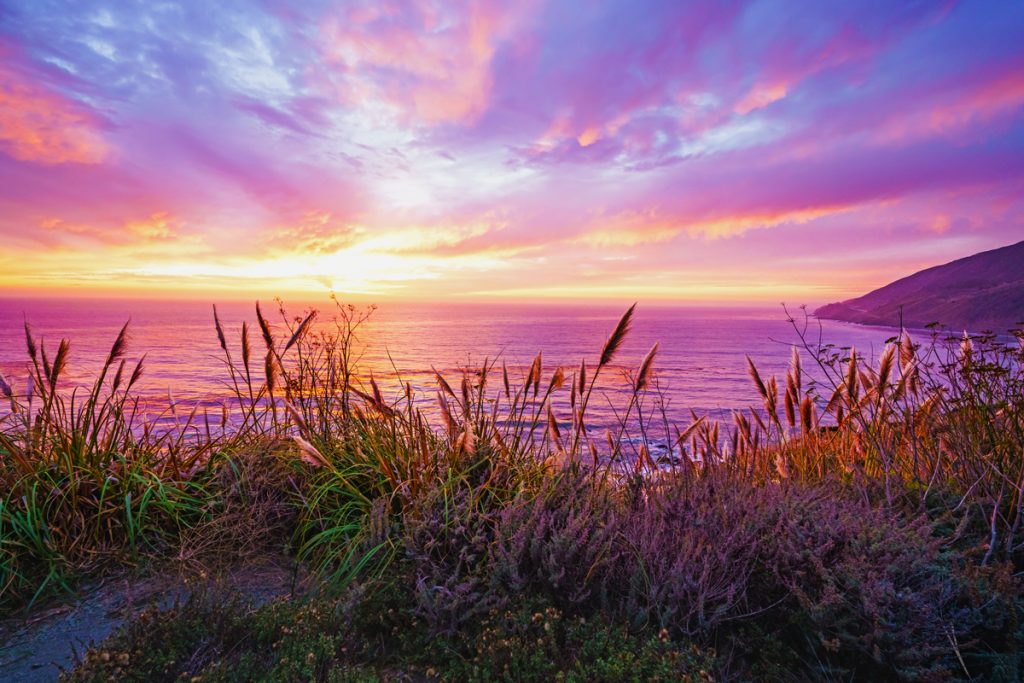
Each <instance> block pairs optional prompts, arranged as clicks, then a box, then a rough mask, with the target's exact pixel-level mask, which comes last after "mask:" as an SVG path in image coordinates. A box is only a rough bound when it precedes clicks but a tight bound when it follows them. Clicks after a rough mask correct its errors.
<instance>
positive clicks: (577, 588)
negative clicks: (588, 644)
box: [491, 471, 620, 607]
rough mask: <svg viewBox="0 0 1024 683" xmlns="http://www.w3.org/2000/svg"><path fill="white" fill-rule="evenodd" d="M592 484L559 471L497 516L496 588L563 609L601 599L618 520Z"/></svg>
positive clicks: (494, 549)
mask: <svg viewBox="0 0 1024 683" xmlns="http://www.w3.org/2000/svg"><path fill="white" fill-rule="evenodd" d="M595 483H596V482H595V481H594V478H593V477H592V476H591V475H590V474H577V473H571V472H568V471H567V472H563V473H561V474H560V475H559V476H557V477H555V478H554V479H552V480H550V481H548V482H545V483H544V484H543V485H542V486H541V487H540V488H539V490H527V491H524V492H523V493H522V494H520V496H519V497H518V498H517V499H516V500H514V501H513V502H512V503H511V504H510V505H508V506H507V507H505V509H503V510H502V511H501V512H500V513H499V514H498V517H497V528H496V531H495V540H494V545H493V546H492V548H491V572H492V577H493V579H494V581H495V583H496V585H497V586H499V587H501V588H502V589H503V590H506V591H509V592H511V593H530V594H536V593H541V594H546V595H547V596H548V597H549V598H550V599H552V600H553V601H554V602H555V604H558V605H561V606H565V607H569V606H581V605H583V604H585V603H590V602H596V601H600V600H602V598H603V597H604V596H603V595H602V591H601V590H600V588H601V586H602V585H603V584H606V583H607V576H608V572H609V568H610V566H611V563H612V560H613V557H614V554H615V553H616V552H617V551H618V544H617V536H618V532H619V526H620V517H619V515H617V514H616V507H615V504H614V502H613V501H612V500H611V499H610V498H609V494H608V491H607V490H606V489H604V488H601V487H598V486H595Z"/></svg>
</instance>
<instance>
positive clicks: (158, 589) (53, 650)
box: [0, 559, 303, 683]
mask: <svg viewBox="0 0 1024 683" xmlns="http://www.w3.org/2000/svg"><path fill="white" fill-rule="evenodd" d="M302 578H303V577H302V575H301V573H300V572H298V571H297V569H296V568H295V566H294V565H293V563H291V562H290V561H288V560H284V559H281V560H273V561H267V562H263V563H260V564H259V565H246V566H240V567H233V568H231V569H228V570H226V571H224V572H222V573H220V574H219V575H217V576H216V577H208V576H196V575H195V574H189V573H185V572H182V571H175V572H173V573H167V574H155V575H153V574H150V575H147V576H140V575H138V574H135V575H132V574H127V573H124V574H119V575H116V576H109V577H106V578H104V579H101V580H97V581H93V582H90V583H86V584H83V585H82V586H80V587H79V588H78V590H77V591H76V592H75V593H74V594H73V595H63V596H58V597H57V598H54V599H53V600H50V601H48V602H47V603H46V604H44V605H38V606H36V607H33V608H32V609H31V610H29V611H28V612H27V613H26V612H22V613H16V614H13V615H10V616H6V617H4V618H3V619H0V681H18V682H19V683H47V682H49V681H56V680H57V679H58V677H59V676H60V672H61V671H62V670H64V669H68V668H71V667H73V666H74V664H75V661H76V657H77V655H79V654H81V653H84V652H85V650H86V649H88V647H89V646H90V645H92V644H96V643H99V642H100V641H102V640H103V639H104V638H106V637H107V636H108V635H110V634H111V633H112V632H113V631H114V630H115V629H116V628H118V627H119V626H120V625H122V624H123V623H124V622H125V621H126V620H128V619H130V618H131V617H132V616H134V615H136V614H138V613H139V612H141V611H142V610H144V609H146V608H147V607H150V606H151V605H154V604H156V605H158V606H159V607H160V608H161V609H166V608H168V607H170V606H172V605H173V604H174V603H175V602H176V601H178V600H183V599H186V598H187V597H188V595H189V594H190V593H191V591H192V590H194V589H195V586H196V585H197V584H196V582H197V581H200V582H202V583H204V584H206V585H207V586H208V588H209V589H210V590H223V591H225V592H234V593H236V594H238V595H241V596H243V597H245V598H248V599H249V600H250V601H251V602H252V604H254V605H258V604H261V603H264V602H267V601H268V600H271V599H273V598H276V597H281V596H288V595H294V594H295V593H296V592H297V591H299V589H300V586H301V585H302Z"/></svg>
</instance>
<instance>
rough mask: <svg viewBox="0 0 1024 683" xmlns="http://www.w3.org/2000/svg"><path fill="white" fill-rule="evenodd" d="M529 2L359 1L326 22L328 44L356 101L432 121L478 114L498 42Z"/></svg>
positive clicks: (483, 105) (325, 46) (488, 85)
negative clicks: (513, 5)
mask: <svg viewBox="0 0 1024 683" xmlns="http://www.w3.org/2000/svg"><path fill="white" fill-rule="evenodd" d="M528 4H529V3H524V4H523V5H521V6H519V7H518V8H514V9H510V8H508V7H503V6H502V3H498V2H468V3H458V4H454V3H443V2H434V1H432V0H412V1H410V2H385V3H379V4H362V5H356V6H354V7H350V8H348V9H347V10H346V11H343V12H342V13H341V14H340V16H333V17H329V18H327V19H326V20H325V21H324V22H323V24H322V27H321V42H322V46H323V48H322V49H323V52H324V57H325V58H326V60H327V61H328V62H329V63H330V64H332V65H334V67H335V68H336V69H337V71H338V78H339V80H340V81H341V85H340V90H341V92H342V94H343V96H344V97H345V99H346V100H347V101H348V102H349V103H350V104H352V105H362V106H372V104H373V103H374V102H375V101H379V102H384V103H386V104H388V105H391V106H394V107H397V108H398V109H399V111H400V112H401V114H402V117H403V118H406V119H409V120H412V121H418V122H422V123H426V124H438V123H449V122H466V121H473V120H475V119H476V118H478V117H479V116H480V114H481V113H482V112H483V111H484V109H485V108H486V107H487V105H488V102H489V97H490V93H491V88H492V85H493V76H492V73H491V62H492V59H493V58H494V54H495V50H496V46H497V44H498V43H499V42H501V41H502V40H504V39H506V38H507V37H508V36H509V35H510V34H511V32H512V30H513V29H514V27H515V25H516V23H517V19H518V17H519V16H521V14H522V12H523V11H524V10H525V9H528Z"/></svg>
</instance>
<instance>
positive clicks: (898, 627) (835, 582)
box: [763, 487, 972, 680]
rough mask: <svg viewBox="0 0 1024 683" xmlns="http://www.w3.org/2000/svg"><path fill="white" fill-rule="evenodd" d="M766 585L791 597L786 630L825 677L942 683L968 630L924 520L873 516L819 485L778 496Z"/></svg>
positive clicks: (879, 512) (955, 586) (957, 587)
mask: <svg viewBox="0 0 1024 683" xmlns="http://www.w3.org/2000/svg"><path fill="white" fill-rule="evenodd" d="M777 504H778V505H779V513H780V515H779V521H780V523H781V524H780V527H779V528H778V532H777V534H776V535H775V538H774V541H773V542H772V543H771V544H770V545H767V546H766V551H767V552H766V553H765V554H764V559H763V561H764V563H765V569H766V570H767V572H766V576H765V579H764V580H765V582H766V583H767V584H772V583H774V584H775V587H776V589H777V590H780V591H782V592H784V593H786V594H788V595H789V596H791V597H790V599H789V600H788V601H787V603H786V605H785V606H784V609H785V610H786V611H787V612H788V616H789V619H790V621H791V623H792V624H793V625H794V626H797V627H799V628H800V629H801V630H802V631H803V632H804V633H805V634H806V633H810V634H813V637H812V638H810V639H807V640H808V643H807V644H808V647H809V648H810V649H811V650H812V651H813V659H814V660H815V661H817V662H819V663H820V665H821V666H822V667H823V670H828V671H830V672H832V673H838V672H842V674H843V675H844V676H851V675H853V676H856V677H860V676H865V675H868V676H871V675H881V672H888V675H893V674H895V675H897V676H899V677H901V678H904V679H908V680H910V679H913V680H943V679H945V678H946V677H948V675H949V672H950V671H955V670H957V669H958V668H959V664H958V662H957V658H956V657H957V652H956V651H955V650H954V643H956V642H958V641H959V643H960V644H961V645H966V644H967V640H968V639H967V637H966V636H965V632H966V631H967V630H968V629H969V628H970V627H971V626H972V623H971V622H972V620H971V619H970V615H969V614H968V613H967V611H966V610H962V609H960V608H958V604H959V600H960V598H961V597H962V595H961V592H962V588H961V584H960V583H958V582H957V581H956V580H955V578H954V577H953V576H952V574H951V572H950V567H949V565H948V563H947V562H946V561H945V560H944V558H943V557H942V556H941V553H940V542H939V541H938V540H937V539H936V538H934V537H933V535H932V530H931V527H930V526H929V525H928V524H927V522H925V521H924V520H919V519H911V520H906V519H903V518H901V517H900V516H899V515H898V513H895V512H893V511H887V510H883V509H873V508H871V507H870V506H868V505H867V504H864V503H861V502H858V501H851V500H849V499H843V498H840V497H838V496H837V495H836V492H834V491H830V490H829V489H827V488H819V489H818V490H814V489H811V488H808V487H801V488H800V489H797V490H794V491H789V492H787V493H786V495H784V496H781V497H780V498H779V499H778V501H777Z"/></svg>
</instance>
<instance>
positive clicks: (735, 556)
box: [0, 304, 1024, 681]
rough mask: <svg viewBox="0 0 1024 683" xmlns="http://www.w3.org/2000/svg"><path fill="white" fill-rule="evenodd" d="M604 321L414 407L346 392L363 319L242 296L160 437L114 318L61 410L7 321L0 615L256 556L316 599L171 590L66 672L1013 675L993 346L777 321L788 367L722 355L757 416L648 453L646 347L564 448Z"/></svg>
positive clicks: (55, 364)
mask: <svg viewBox="0 0 1024 683" xmlns="http://www.w3.org/2000/svg"><path fill="white" fill-rule="evenodd" d="M282 313H283V311H282ZM633 313H634V309H633V308H630V309H629V310H628V311H627V312H626V313H625V315H624V316H623V317H622V319H621V320H620V322H619V323H618V325H617V326H616V327H615V329H614V330H612V333H611V335H610V336H609V338H608V340H607V341H606V342H605V344H604V346H603V348H602V349H601V350H600V353H599V355H598V356H597V357H596V360H595V361H592V362H591V363H589V364H588V363H587V362H586V361H584V362H582V363H581V364H580V366H579V367H578V368H574V369H566V368H556V369H554V370H553V371H545V368H544V366H543V361H542V358H541V356H540V355H538V356H537V358H536V359H535V360H534V362H533V364H532V366H531V367H530V369H529V371H528V372H527V373H526V374H525V376H523V377H519V378H516V377H512V376H511V373H510V372H509V371H508V370H507V368H505V367H504V366H503V365H499V364H498V362H495V361H489V362H485V363H484V365H483V367H481V368H479V369H477V370H475V371H467V372H466V373H464V375H463V376H462V377H461V378H460V381H456V382H453V381H451V380H452V379H453V378H445V377H443V376H441V375H440V374H439V375H437V378H436V379H437V385H438V389H437V396H436V406H434V407H431V408H430V409H429V410H428V409H427V407H426V406H425V404H424V403H423V402H422V401H420V400H419V398H418V397H417V396H416V395H415V393H414V392H413V390H412V388H411V386H409V385H408V384H406V385H405V386H403V387H402V389H401V391H399V392H398V395H397V397H391V396H390V395H387V394H386V393H385V392H384V391H382V390H381V388H380V387H379V386H378V385H377V383H376V381H375V380H374V379H373V378H372V377H370V378H363V377H361V375H360V373H359V371H358V360H359V350H360V347H359V342H358V332H359V329H360V326H361V325H362V324H363V323H364V322H365V320H366V317H367V316H368V315H369V312H368V311H359V310H356V309H355V308H352V307H347V306H343V305H341V304H338V306H337V311H336V315H335V317H334V319H333V320H332V321H330V322H327V323H324V322H319V321H317V320H316V314H315V313H313V312H310V313H309V314H307V315H305V316H303V317H299V318H289V317H287V316H286V315H283V316H282V321H281V322H280V323H277V324H271V323H270V322H269V321H268V320H267V318H265V317H264V315H263V312H262V310H260V309H259V307H257V310H256V322H257V327H258V333H257V334H251V333H250V328H249V327H248V326H247V325H246V326H244V327H243V328H242V331H241V337H240V340H239V343H238V345H237V346H235V345H234V340H232V343H230V344H229V340H228V336H227V334H226V332H225V330H224V329H223V327H222V325H221V323H220V321H219V319H218V318H217V316H216V312H215V313H214V318H215V323H214V325H215V330H216V333H217V335H218V339H219V341H220V345H221V349H222V352H223V354H224V363H225V368H226V374H227V377H228V380H229V382H230V384H231V386H232V387H233V390H234V397H233V400H232V401H231V402H230V404H229V405H226V406H225V409H224V411H223V413H222V415H221V416H220V419H219V420H218V419H214V420H213V421H212V422H211V419H210V417H209V415H207V414H205V413H204V414H198V412H197V411H196V410H193V411H191V412H190V413H185V412H183V411H182V412H179V411H178V407H177V406H175V405H173V404H172V405H171V406H169V408H168V411H169V412H168V415H167V416H166V417H167V418H168V420H169V421H171V422H172V426H171V427H169V428H165V429H162V430H158V429H156V428H155V427H153V426H152V425H153V424H154V423H153V422H145V421H144V420H143V419H142V414H143V413H144V412H145V411H143V409H142V407H141V406H140V405H139V404H138V402H137V399H136V398H134V397H133V387H135V385H136V384H137V382H138V379H139V377H140V375H141V372H142V365H141V364H140V365H138V366H135V367H134V368H128V367H126V366H125V363H124V361H123V355H124V349H125V345H126V344H127V330H126V329H125V330H122V332H121V334H120V335H119V336H118V338H117V339H116V340H115V342H114V345H113V347H112V349H111V351H110V353H109V355H108V357H107V359H106V362H105V363H104V364H103V366H102V368H101V369H100V371H99V373H98V375H97V379H96V382H95V384H94V385H93V386H92V387H91V388H89V389H88V390H76V389H72V388H70V387H66V386H63V385H62V383H61V377H62V373H63V371H64V367H65V365H66V363H67V358H68V356H69V353H70V346H69V344H68V343H67V342H66V341H64V342H61V344H60V345H59V346H58V348H57V350H56V352H55V353H54V355H53V357H52V359H51V358H50V357H49V356H48V352H49V351H48V349H46V348H45V347H44V346H43V345H42V344H41V343H38V342H37V340H36V339H35V338H34V336H33V334H32V332H31V330H30V329H29V328H28V327H27V326H26V344H27V347H28V356H29V366H30V368H31V374H32V376H31V382H30V384H29V389H28V391H27V393H26V394H24V395H22V394H18V393H15V391H14V390H13V388H12V387H11V385H10V383H9V382H7V381H6V380H0V391H2V392H3V395H4V397H5V398H6V400H7V402H8V404H9V407H10V409H9V411H8V412H7V413H6V414H5V416H4V417H3V418H2V419H3V421H2V428H0V495H2V503H0V505H2V507H0V602H2V605H3V606H4V608H5V609H15V608H18V607H21V606H24V605H26V604H29V605H30V604H32V603H33V602H34V601H37V600H39V598H40V597H41V596H42V595H44V594H46V593H49V592H52V591H54V590H57V589H59V588H61V587H67V586H68V585H69V583H70V582H72V581H73V580H75V578H76V577H82V576H86V575H89V574H90V573H94V572H96V571H98V570H99V569H101V568H104V567H110V566H113V565H124V564H126V563H128V564H130V563H138V562H141V561H144V560H150V561H154V560H155V561H156V562H163V561H166V560H168V559H172V558H173V559H176V560H181V561H185V562H193V563H199V564H200V565H202V566H204V567H207V566H210V565H213V564H215V563H216V562H217V560H218V558H219V557H222V556H223V555H224V554H225V553H224V552H222V551H223V549H225V548H230V549H231V553H230V554H231V555H233V556H234V557H236V558H237V557H239V556H241V557H242V558H243V559H244V558H245V557H256V556H259V555H260V554H265V553H269V552H280V551H282V550H283V551H285V552H288V553H291V554H293V555H294V556H295V557H296V558H297V559H298V560H299V561H301V562H303V563H305V564H307V565H308V566H309V567H311V568H312V569H314V570H315V572H316V573H317V575H318V576H319V577H320V579H321V581H320V589H321V590H318V591H317V592H315V594H314V595H312V596H307V597H305V598H303V599H295V600H286V601H276V602H273V603H270V604H268V605H264V606H262V607H258V608H250V607H246V606H245V605H244V604H243V603H242V602H230V601H229V602H225V601H223V600H222V599H210V598H208V597H207V596H203V595H195V596H193V597H192V598H191V599H190V600H188V601H186V602H183V603H181V604H179V605H178V606H177V607H175V608H173V609H170V610H166V611H163V612H160V611H156V610H153V611H150V612H148V613H147V614H145V615H144V616H143V617H141V618H139V619H138V620H136V621H135V622H134V623H131V624H130V625H129V626H128V627H127V628H126V629H125V630H124V631H123V632H121V633H119V634H118V635H115V636H114V637H113V638H112V639H111V640H109V641H108V642H106V643H103V644H101V645H99V646H97V647H96V648H94V649H93V650H90V651H89V652H88V653H87V654H85V655H84V658H83V659H82V661H81V663H80V665H79V666H78V668H77V669H76V671H74V672H71V673H69V674H68V676H67V677H68V679H69V680H109V679H111V678H118V677H119V678H124V679H126V680H180V679H181V677H184V678H185V679H186V680H188V679H191V680H253V679H259V680H378V679H391V678H401V677H403V676H406V677H419V678H431V677H438V678H443V679H447V680H494V679H499V680H500V679H504V680H517V681H518V680H581V681H582V680H587V681H592V680H687V678H689V680H708V679H712V678H718V677H721V678H739V679H758V680H761V679H769V680H801V679H820V678H837V679H852V678H857V679H860V678H865V679H912V680H951V679H960V678H983V679H987V680H1019V678H1020V677H1021V675H1022V673H1021V667H1022V664H1024V662H1022V661H1021V653H1020V646H1021V641H1022V638H1024V632H1022V629H1021V616H1022V614H1021V611H1022V607H1024V602H1022V600H1021V592H1020V575H1021V571H1022V568H1024V556H1022V549H1024V529H1022V524H1021V522H1022V504H1024V351H1022V348H1021V343H1020V342H1021V339H1022V337H1021V335H1020V333H1018V335H1017V337H1016V338H1015V339H1012V340H1010V341H1011V342H1012V343H1007V340H1006V339H1001V338H996V337H994V336H992V335H980V336H975V337H965V338H962V339H960V338H957V339H951V338H947V337H945V336H944V335H943V334H942V333H941V332H938V331H936V332H934V333H933V336H932V338H931V339H930V340H929V341H928V343H926V344H917V343H915V342H914V341H912V340H911V338H910V336H909V335H908V334H906V333H903V334H901V335H900V336H899V337H897V338H894V339H892V340H891V343H890V345H889V346H888V347H887V348H886V349H885V351H884V352H883V353H882V354H881V355H880V357H879V359H878V361H877V363H874V364H871V365H869V364H868V363H867V362H865V360H864V359H862V358H861V357H860V355H859V354H858V353H857V352H856V350H854V349H842V348H834V347H831V346H828V345H823V344H820V343H815V342H813V341H812V338H811V336H810V335H809V334H808V329H807V328H808V323H807V320H806V319H805V320H803V321H802V322H801V321H796V320H793V323H794V325H796V326H797V327H798V331H800V332H801V339H803V340H804V344H803V348H801V349H794V351H793V360H792V364H791V367H790V369H789V371H788V373H787V376H786V377H785V378H783V379H782V380H779V379H777V378H775V377H769V378H765V377H762V376H761V375H760V373H759V372H758V370H757V368H756V366H755V364H754V363H753V362H751V363H750V371H751V377H752V380H753V384H754V387H755V390H756V392H757V395H758V402H759V405H758V406H756V407H752V408H751V409H750V410H749V411H746V412H743V413H736V414H735V415H734V420H733V423H732V424H721V423H715V422H712V421H709V420H707V419H705V418H702V417H697V416H692V419H691V420H690V421H688V423H687V424H685V425H680V426H679V428H678V429H674V431H671V432H670V433H671V439H670V443H668V444H667V445H668V448H667V449H666V448H665V447H664V446H665V445H666V444H665V443H664V440H665V437H664V435H663V434H662V433H663V432H669V431H670V430H671V429H672V428H671V427H670V426H669V425H670V424H671V421H670V416H668V415H666V414H665V411H664V409H663V403H662V402H660V401H659V400H658V392H657V385H656V382H654V381H653V377H654V372H655V368H656V354H657V347H655V348H653V349H652V350H651V352H650V353H649V354H648V355H647V357H646V358H645V359H644V360H643V362H642V363H641V365H640V367H639V368H637V370H636V372H635V373H633V375H632V388H633V391H632V393H631V395H630V396H629V397H628V398H627V400H626V401H625V404H624V405H623V406H621V409H620V410H619V412H618V417H619V424H618V425H617V426H616V427H614V428H612V429H608V430H605V431H601V432H600V433H599V430H596V429H590V428H588V424H589V420H588V405H590V402H591V399H592V397H593V396H594V394H595V391H596V390H597V387H598V386H599V384H598V379H599V378H600V377H601V376H602V375H603V374H606V373H608V372H610V371H611V367H612V363H613V359H614V357H615V355H616V352H617V351H618V349H619V346H620V345H621V343H622V340H623V339H624V338H625V337H626V335H627V334H628V332H629V327H630V323H631V321H632V318H633ZM253 337H256V338H255V339H253ZM257 347H258V350H257ZM806 363H811V364H813V372H811V371H810V370H809V369H807V368H805V367H804V366H805V364H806ZM812 375H813V376H814V377H815V378H816V380H815V381H810V377H811V376H812ZM566 394H568V395H569V404H570V406H571V416H570V418H569V419H568V420H561V419H559V417H558V416H556V414H555V407H554V406H553V405H552V402H553V398H554V397H563V396H565V395H566ZM434 422H436V425H435V424H434ZM653 425H658V426H657V427H652V426H653ZM655 432H657V433H658V436H657V437H656V436H655ZM659 441H660V443H659ZM659 446H661V448H659ZM193 677H199V678H198V679H197V678H193Z"/></svg>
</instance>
